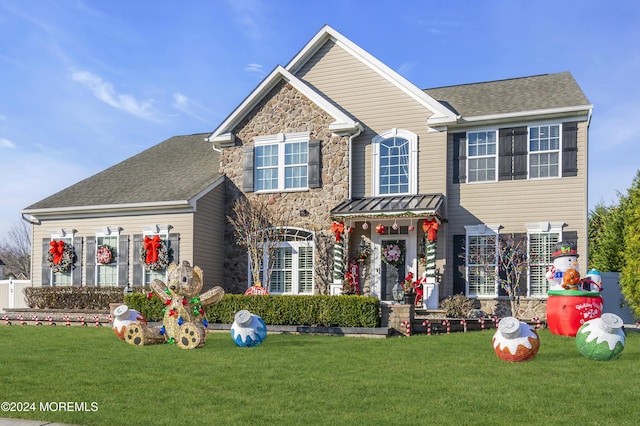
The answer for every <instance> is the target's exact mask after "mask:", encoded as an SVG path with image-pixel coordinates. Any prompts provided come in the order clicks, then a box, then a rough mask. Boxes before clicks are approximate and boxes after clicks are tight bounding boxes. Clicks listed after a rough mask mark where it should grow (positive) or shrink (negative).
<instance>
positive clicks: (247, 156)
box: [242, 145, 254, 192]
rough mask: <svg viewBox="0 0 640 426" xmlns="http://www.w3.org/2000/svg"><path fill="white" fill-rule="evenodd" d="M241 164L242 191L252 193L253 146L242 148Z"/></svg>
mask: <svg viewBox="0 0 640 426" xmlns="http://www.w3.org/2000/svg"><path fill="white" fill-rule="evenodd" d="M243 153H244V156H243V163H242V190H243V191H244V192H253V191H254V189H253V146H247V145H245V146H244V149H243Z"/></svg>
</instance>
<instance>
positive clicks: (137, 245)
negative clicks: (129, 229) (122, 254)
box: [131, 234, 144, 287]
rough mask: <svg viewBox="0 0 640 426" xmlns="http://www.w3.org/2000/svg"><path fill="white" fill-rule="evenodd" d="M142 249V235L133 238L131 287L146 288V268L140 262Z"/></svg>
mask: <svg viewBox="0 0 640 426" xmlns="http://www.w3.org/2000/svg"><path fill="white" fill-rule="evenodd" d="M141 248H142V234H135V235H134V236H133V272H132V278H133V280H132V281H133V282H132V283H131V286H132V287H133V286H144V280H143V278H144V270H143V268H144V266H143V265H142V262H140V249H141Z"/></svg>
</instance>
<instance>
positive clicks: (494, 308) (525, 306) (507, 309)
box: [479, 297, 547, 321]
mask: <svg viewBox="0 0 640 426" xmlns="http://www.w3.org/2000/svg"><path fill="white" fill-rule="evenodd" d="M479 303H480V309H482V310H483V311H484V312H485V313H487V314H488V315H496V316H497V317H498V318H503V317H506V316H510V315H511V304H510V302H509V300H508V299H503V298H501V299H498V300H496V299H491V300H485V299H482V300H479ZM517 317H518V318H519V319H522V320H530V319H533V318H539V319H540V320H542V321H545V320H546V319H547V301H546V300H543V299H533V298H525V297H521V298H520V307H519V308H518V315H517Z"/></svg>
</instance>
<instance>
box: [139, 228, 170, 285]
mask: <svg viewBox="0 0 640 426" xmlns="http://www.w3.org/2000/svg"><path fill="white" fill-rule="evenodd" d="M155 235H158V236H159V237H160V239H161V240H162V241H164V243H165V244H166V245H167V247H168V241H169V238H168V234H166V233H163V232H162V231H161V232H160V233H156V232H145V233H144V234H143V236H142V239H143V240H144V237H149V238H153V237H154V236H155ZM136 255H137V253H136ZM169 259H170V260H171V257H169ZM142 269H143V275H144V280H143V282H144V286H145V287H148V286H149V285H150V284H151V283H152V282H153V280H155V279H158V280H160V281H162V282H163V283H166V282H167V268H164V269H162V270H156V271H152V270H149V269H147V268H142Z"/></svg>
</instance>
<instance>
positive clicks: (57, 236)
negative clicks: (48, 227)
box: [49, 229, 77, 287]
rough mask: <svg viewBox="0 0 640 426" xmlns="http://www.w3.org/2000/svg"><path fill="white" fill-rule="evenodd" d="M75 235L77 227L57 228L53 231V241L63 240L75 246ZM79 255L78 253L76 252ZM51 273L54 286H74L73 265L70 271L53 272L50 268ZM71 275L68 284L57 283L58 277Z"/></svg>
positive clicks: (51, 281)
mask: <svg viewBox="0 0 640 426" xmlns="http://www.w3.org/2000/svg"><path fill="white" fill-rule="evenodd" d="M74 235H75V229H57V230H55V231H51V241H55V240H63V241H64V242H65V243H67V244H71V245H72V246H73V237H74ZM76 256H77V253H76ZM49 273H50V274H51V275H50V280H49V282H50V283H51V286H52V287H72V286H73V274H74V268H73V267H71V269H69V272H55V273H54V272H53V269H49ZM63 276H65V277H67V276H68V277H69V283H68V284H66V283H65V284H59V283H56V277H63Z"/></svg>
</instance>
